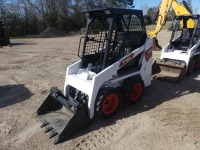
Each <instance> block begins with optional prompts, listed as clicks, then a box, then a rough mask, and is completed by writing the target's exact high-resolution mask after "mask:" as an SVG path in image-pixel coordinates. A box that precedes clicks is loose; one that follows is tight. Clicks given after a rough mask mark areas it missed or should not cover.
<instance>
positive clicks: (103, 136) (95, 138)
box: [71, 123, 122, 150]
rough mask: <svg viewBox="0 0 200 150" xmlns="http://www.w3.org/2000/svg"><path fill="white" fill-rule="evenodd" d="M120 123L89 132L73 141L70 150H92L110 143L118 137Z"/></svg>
mask: <svg viewBox="0 0 200 150" xmlns="http://www.w3.org/2000/svg"><path fill="white" fill-rule="evenodd" d="M121 125H122V123H116V124H114V125H111V126H107V127H102V128H100V129H98V130H95V131H93V132H90V133H89V134H88V135H87V136H83V137H81V138H78V139H76V140H74V141H73V143H75V144H74V145H75V146H74V147H71V149H72V150H93V149H98V148H99V147H102V146H104V145H107V144H109V143H111V141H112V140H113V139H114V138H115V137H116V136H117V135H118V130H119V128H120V127H121Z"/></svg>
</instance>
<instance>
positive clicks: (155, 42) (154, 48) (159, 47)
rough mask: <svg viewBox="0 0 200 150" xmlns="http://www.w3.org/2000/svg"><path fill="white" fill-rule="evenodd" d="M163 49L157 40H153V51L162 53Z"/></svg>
mask: <svg viewBox="0 0 200 150" xmlns="http://www.w3.org/2000/svg"><path fill="white" fill-rule="evenodd" d="M161 49H162V47H161V46H160V45H159V44H158V39H157V38H155V37H154V38H153V50H155V51H160V50H161Z"/></svg>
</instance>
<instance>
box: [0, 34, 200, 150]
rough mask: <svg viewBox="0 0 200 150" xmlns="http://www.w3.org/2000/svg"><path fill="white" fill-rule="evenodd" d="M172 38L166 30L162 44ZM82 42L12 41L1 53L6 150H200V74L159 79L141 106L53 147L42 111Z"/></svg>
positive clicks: (0, 106) (0, 129)
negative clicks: (174, 79) (172, 81)
mask: <svg viewBox="0 0 200 150" xmlns="http://www.w3.org/2000/svg"><path fill="white" fill-rule="evenodd" d="M169 37H170V33H169V32H167V31H162V32H161V33H160V34H159V41H160V44H161V45H162V46H163V45H165V44H166V43H167V41H168V40H169ZM79 38H80V36H71V37H62V38H44V39H42V38H35V39H11V42H12V43H13V47H3V48H1V49H0V116H1V117H0V149H1V150H4V149H15V150H16V149H20V150H25V149H31V150H32V149H37V150H39V149H48V150H49V149H52V150H53V149H55V150H58V149H59V150H60V149H67V150H72V149H91V150H93V149H100V150H133V149H134V150H161V149H162V150H172V149H173V150H174V149H175V150H180V149H181V150H198V149H200V117H199V116H200V71H196V72H195V73H194V74H193V75H191V76H187V77H186V78H185V79H184V80H183V81H182V82H180V83H179V84H170V83H164V82H160V81H157V80H153V81H152V84H151V86H149V87H147V88H146V89H145V91H144V94H143V97H142V99H141V101H140V102H139V103H138V104H136V105H133V106H122V108H121V109H120V111H119V113H118V114H117V115H115V116H114V117H113V118H111V119H109V120H101V119H96V120H94V122H93V124H92V125H91V126H90V127H89V128H87V129H85V130H84V131H83V132H81V133H79V134H78V136H75V137H74V138H73V139H71V140H68V141H65V142H63V143H61V144H58V145H53V142H52V140H49V139H48V134H45V133H44V132H43V129H41V128H40V122H39V121H38V119H37V117H36V111H37V109H38V108H39V106H40V105H41V104H42V102H43V101H44V99H45V98H46V97H47V95H48V93H49V89H50V88H51V87H52V86H56V87H58V88H59V89H63V84H64V77H65V71H66V68H67V66H68V65H70V64H72V63H73V62H75V61H76V60H77V59H78V57H77V48H78V43H79ZM159 55H160V52H158V51H156V52H154V53H153V57H154V58H159Z"/></svg>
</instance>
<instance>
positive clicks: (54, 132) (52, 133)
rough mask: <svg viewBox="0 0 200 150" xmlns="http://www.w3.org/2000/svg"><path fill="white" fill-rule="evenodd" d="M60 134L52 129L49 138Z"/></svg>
mask: <svg viewBox="0 0 200 150" xmlns="http://www.w3.org/2000/svg"><path fill="white" fill-rule="evenodd" d="M56 135H58V133H57V132H56V131H55V130H52V131H51V132H50V134H49V139H51V138H53V137H54V136H56Z"/></svg>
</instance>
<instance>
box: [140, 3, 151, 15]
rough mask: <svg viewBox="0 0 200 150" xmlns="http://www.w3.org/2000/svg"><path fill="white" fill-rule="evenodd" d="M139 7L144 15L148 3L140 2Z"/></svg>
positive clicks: (147, 8)
mask: <svg viewBox="0 0 200 150" xmlns="http://www.w3.org/2000/svg"><path fill="white" fill-rule="evenodd" d="M140 9H142V11H143V14H144V15H146V14H147V11H148V10H149V5H147V4H146V3H144V4H141V6H140Z"/></svg>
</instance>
